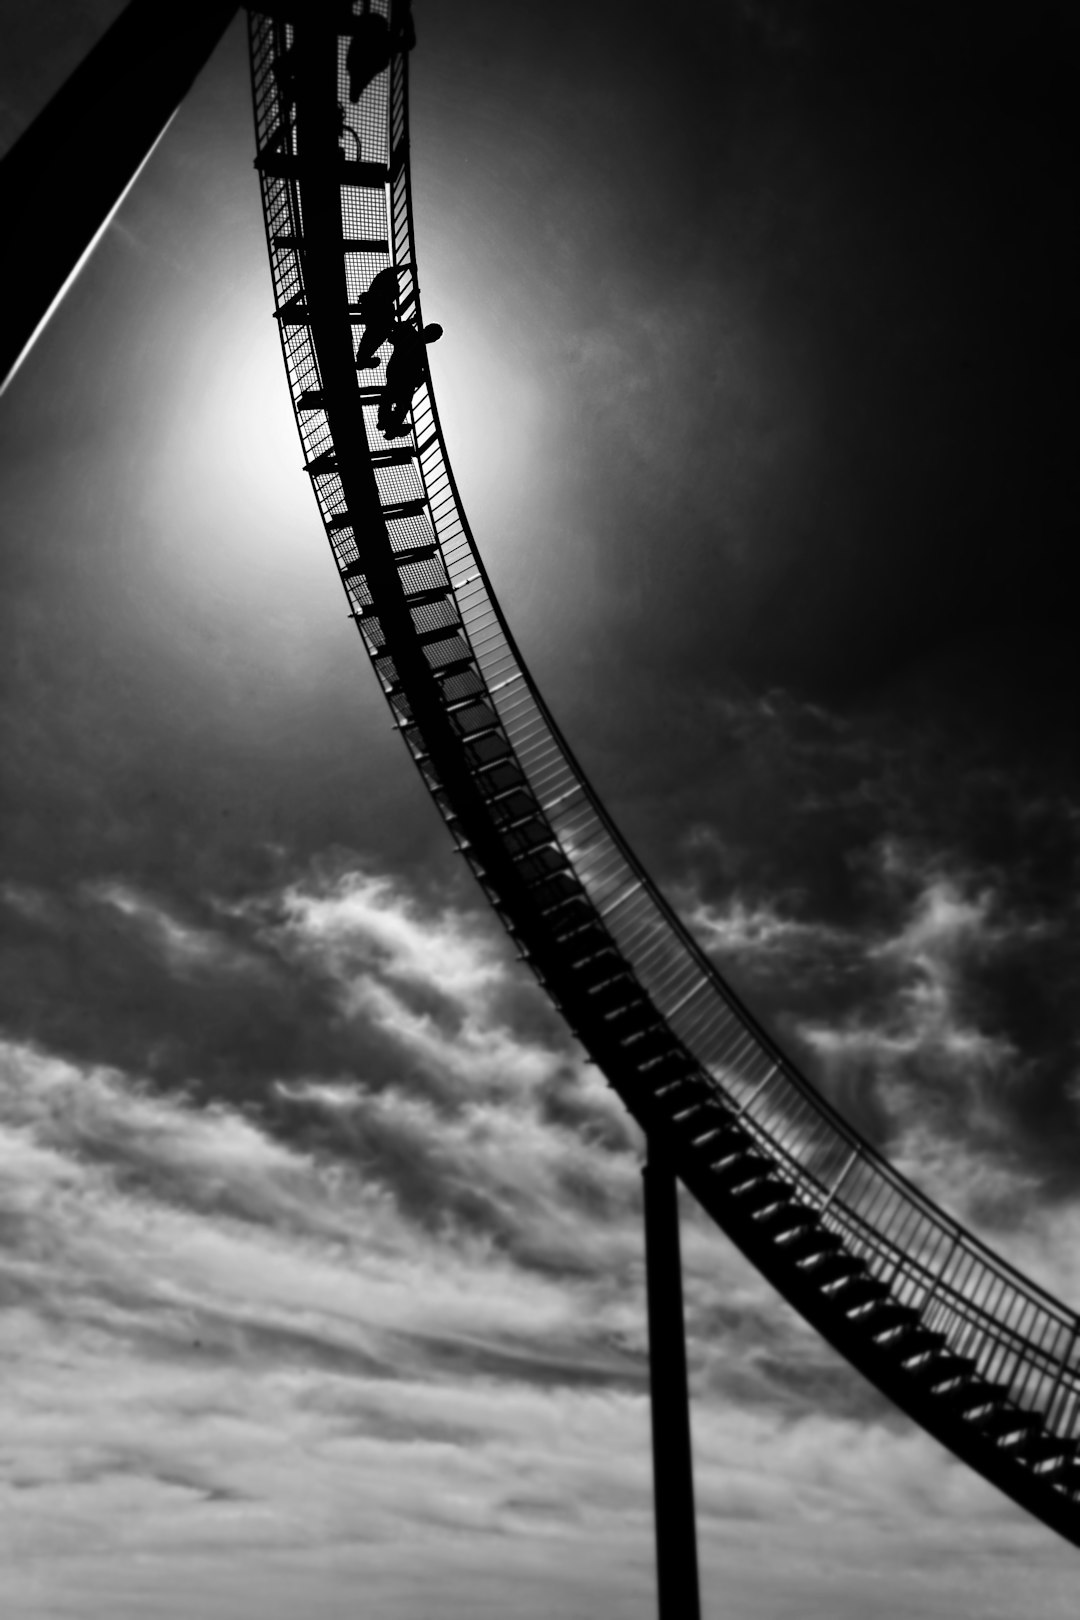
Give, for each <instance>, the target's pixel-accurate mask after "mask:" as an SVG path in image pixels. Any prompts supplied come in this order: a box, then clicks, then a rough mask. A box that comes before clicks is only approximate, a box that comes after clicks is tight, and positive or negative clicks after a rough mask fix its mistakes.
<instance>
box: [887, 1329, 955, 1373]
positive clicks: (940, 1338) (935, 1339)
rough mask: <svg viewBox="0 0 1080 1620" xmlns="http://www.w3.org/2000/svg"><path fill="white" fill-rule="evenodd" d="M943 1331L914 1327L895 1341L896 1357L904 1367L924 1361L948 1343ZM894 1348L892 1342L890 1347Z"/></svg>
mask: <svg viewBox="0 0 1080 1620" xmlns="http://www.w3.org/2000/svg"><path fill="white" fill-rule="evenodd" d="M946 1342H947V1341H946V1338H945V1335H944V1334H943V1333H935V1332H934V1331H933V1329H932V1328H925V1327H913V1328H911V1330H910V1331H909V1332H907V1333H903V1334H901V1336H900V1337H899V1338H898V1339H896V1340H895V1341H894V1344H895V1350H896V1357H897V1360H898V1361H899V1362H900V1364H901V1365H902V1366H904V1367H910V1366H911V1365H912V1363H913V1362H919V1361H923V1360H924V1359H925V1358H926V1357H927V1356H931V1355H934V1354H935V1352H937V1351H939V1350H943V1349H944V1348H945V1344H946ZM893 1348H894V1345H893V1344H890V1346H889V1349H890V1350H892V1349H893Z"/></svg>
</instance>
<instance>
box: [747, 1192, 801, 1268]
mask: <svg viewBox="0 0 1080 1620" xmlns="http://www.w3.org/2000/svg"><path fill="white" fill-rule="evenodd" d="M753 1221H754V1225H755V1226H757V1227H759V1228H760V1229H761V1231H762V1232H764V1233H765V1235H766V1236H767V1237H771V1238H772V1240H773V1242H774V1243H776V1244H778V1245H779V1246H780V1248H781V1251H782V1253H784V1254H785V1255H786V1254H789V1253H790V1252H791V1245H792V1244H793V1243H795V1242H796V1241H797V1240H798V1239H800V1238H804V1237H806V1236H808V1235H809V1234H810V1233H811V1232H813V1231H815V1230H816V1226H817V1216H816V1215H815V1213H814V1211H813V1210H812V1209H807V1208H806V1206H805V1205H804V1204H799V1203H795V1202H792V1203H789V1204H773V1205H772V1207H771V1208H769V1209H763V1210H758V1211H757V1213H756V1214H755V1215H754V1217H753Z"/></svg>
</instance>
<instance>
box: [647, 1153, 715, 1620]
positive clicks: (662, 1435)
mask: <svg viewBox="0 0 1080 1620" xmlns="http://www.w3.org/2000/svg"><path fill="white" fill-rule="evenodd" d="M648 1143H649V1145H648V1157H647V1158H646V1161H645V1164H644V1166H643V1168H642V1172H641V1174H642V1180H643V1182H644V1186H645V1283H646V1294H647V1297H648V1312H649V1385H650V1389H651V1392H652V1450H653V1511H654V1517H655V1523H656V1591H657V1613H658V1615H659V1620H700V1615H701V1602H700V1598H699V1595H698V1566H697V1524H696V1518H695V1513H694V1464H693V1457H692V1454H691V1446H690V1388H689V1383H688V1381H687V1376H686V1335H685V1330H684V1324H683V1296H682V1257H681V1254H680V1251H679V1203H678V1183H677V1181H676V1179H675V1172H674V1170H673V1169H672V1167H671V1162H670V1160H669V1158H668V1156H667V1155H666V1154H665V1153H664V1152H663V1150H662V1149H661V1147H660V1146H659V1144H658V1142H657V1141H656V1139H655V1138H654V1137H652V1136H650V1137H649V1139H648Z"/></svg>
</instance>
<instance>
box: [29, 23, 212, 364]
mask: <svg viewBox="0 0 1080 1620" xmlns="http://www.w3.org/2000/svg"><path fill="white" fill-rule="evenodd" d="M236 9H237V7H236V3H235V0H184V3H183V4H182V5H176V6H170V5H166V4H165V0H131V3H130V4H129V5H128V6H127V7H126V8H125V9H124V10H123V11H122V12H121V13H120V16H119V17H118V18H117V19H116V21H115V22H114V23H113V25H112V27H111V28H109V29H108V30H107V31H106V32H105V33H104V34H103V35H102V37H101V39H99V40H98V42H97V44H96V45H95V46H94V48H93V49H92V50H91V51H90V53H89V55H88V56H87V57H86V58H85V60H84V61H82V62H81V63H80V64H79V66H78V67H77V68H76V69H75V71H74V73H73V74H72V75H71V77H70V79H68V80H67V81H66V83H65V84H63V85H62V86H61V87H60V89H59V90H58V91H57V93H56V95H55V96H54V97H53V98H52V100H51V101H50V102H49V104H48V106H47V107H45V108H44V110H43V111H42V112H41V113H39V114H38V116H37V118H35V120H34V122H33V123H32V124H31V125H30V127H29V128H28V129H26V130H24V131H23V133H22V134H21V135H20V136H19V138H18V140H17V141H16V142H15V145H14V146H13V147H12V148H11V150H10V152H8V153H6V155H5V156H4V159H3V161H2V162H0V226H2V228H3V232H4V309H3V317H2V319H0V391H2V390H3V388H5V387H6V386H7V384H8V382H10V380H11V378H12V376H13V375H14V373H15V371H16V369H17V367H18V365H19V363H20V362H21V360H22V359H23V357H24V355H25V354H26V352H27V350H28V349H29V348H30V346H31V344H32V343H33V341H34V339H35V338H36V336H37V334H38V332H39V331H40V330H41V328H42V327H43V326H44V324H45V322H46V321H47V320H48V318H49V316H50V315H51V314H52V311H53V308H54V306H55V305H56V304H57V303H58V302H59V301H60V299H61V298H62V297H63V295H64V293H65V292H66V291H67V288H68V285H69V283H70V282H71V281H72V280H73V279H74V277H75V275H76V273H77V272H78V270H79V269H80V268H81V266H82V263H83V260H84V259H85V258H86V256H87V255H88V253H89V252H90V249H91V248H92V247H93V245H94V243H95V242H96V241H97V238H98V236H100V234H101V232H102V231H103V230H104V229H105V226H106V225H107V224H108V222H109V220H110V218H111V217H112V214H113V212H114V211H115V209H116V207H117V205H118V204H119V202H120V201H121V199H122V197H123V195H124V192H125V191H126V189H127V187H128V186H129V185H130V183H131V181H132V180H133V179H134V177H135V175H136V174H137V173H138V171H139V168H140V167H141V165H142V163H143V161H144V160H145V158H146V157H147V156H148V155H149V153H150V151H151V149H152V148H153V145H154V143H155V141H156V140H157V139H158V137H159V135H160V134H161V132H162V131H163V130H164V128H165V126H166V124H167V123H168V122H169V119H170V118H171V117H172V115H173V113H174V112H175V111H176V109H177V107H178V106H179V105H180V103H181V101H182V100H183V99H184V97H185V95H186V94H187V92H188V90H189V89H190V88H191V86H192V84H193V83H194V81H195V79H196V77H197V76H198V74H199V71H200V69H201V68H202V66H203V64H204V63H205V62H206V60H207V58H208V57H209V56H210V54H211V52H212V51H213V49H214V47H215V46H216V45H217V42H218V40H219V39H220V38H221V36H222V34H223V33H224V32H225V29H226V28H227V27H228V25H229V23H230V22H231V21H232V18H233V15H234V14H235V12H236Z"/></svg>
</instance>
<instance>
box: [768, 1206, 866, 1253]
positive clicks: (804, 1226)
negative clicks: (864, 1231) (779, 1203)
mask: <svg viewBox="0 0 1080 1620" xmlns="http://www.w3.org/2000/svg"><path fill="white" fill-rule="evenodd" d="M792 1213H795V1211H794V1210H793V1212H792ZM801 1213H802V1215H803V1216H804V1217H805V1218H804V1219H802V1220H800V1221H799V1222H798V1224H797V1225H796V1226H795V1227H794V1228H791V1229H788V1230H787V1231H785V1230H780V1231H778V1232H777V1233H776V1240H777V1242H778V1243H779V1244H780V1245H781V1247H782V1249H783V1251H784V1253H785V1254H786V1255H789V1256H790V1257H791V1259H792V1260H797V1261H798V1260H809V1259H811V1258H813V1257H814V1256H815V1255H825V1254H836V1253H838V1252H843V1253H846V1252H847V1251H846V1250H845V1249H844V1245H843V1242H842V1241H841V1239H840V1238H839V1237H838V1236H837V1235H836V1233H835V1232H826V1231H825V1230H824V1229H823V1228H822V1226H821V1224H820V1217H819V1216H818V1215H816V1214H815V1212H814V1211H813V1210H812V1209H807V1210H802V1211H801ZM776 1219H777V1224H778V1225H779V1224H780V1218H779V1217H777V1218H776ZM772 1221H773V1217H772V1215H771V1214H770V1215H763V1216H761V1225H762V1226H766V1227H767V1226H769V1225H771V1224H772Z"/></svg>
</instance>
